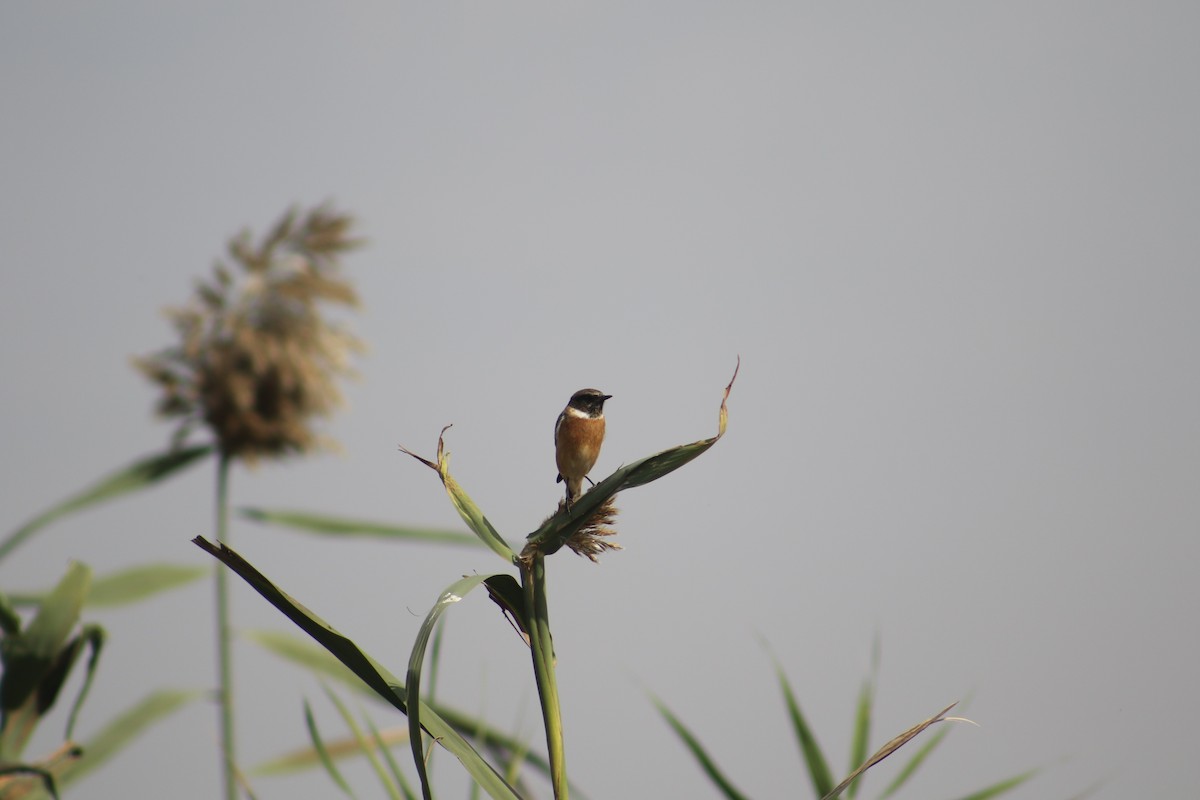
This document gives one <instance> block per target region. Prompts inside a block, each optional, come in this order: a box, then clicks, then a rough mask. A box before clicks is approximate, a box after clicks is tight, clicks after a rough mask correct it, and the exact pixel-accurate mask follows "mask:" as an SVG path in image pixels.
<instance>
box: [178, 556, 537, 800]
mask: <svg viewBox="0 0 1200 800" xmlns="http://www.w3.org/2000/svg"><path fill="white" fill-rule="evenodd" d="M192 541H193V542H194V543H195V544H196V546H198V547H200V548H201V549H202V550H204V551H205V552H207V553H209V554H210V555H212V556H213V557H214V558H216V559H218V560H219V561H221V562H222V563H223V564H225V565H226V566H227V567H229V568H230V569H231V570H233V571H234V572H235V573H237V575H239V576H240V577H241V578H242V579H243V580H244V581H246V583H248V584H250V586H251V587H252V588H253V589H254V590H255V591H257V592H258V593H259V594H260V595H262V596H263V598H264V599H265V600H266V601H267V602H269V603H271V605H273V606H275V607H276V608H277V609H279V611H281V612H282V613H283V614H284V616H286V617H287V618H288V619H290V620H292V622H294V623H296V624H297V625H298V626H300V628H301V629H302V630H303V631H304V632H305V633H307V634H308V635H309V636H312V637H313V638H314V639H315V640H316V641H317V642H318V643H320V644H321V645H322V646H324V647H325V648H326V649H328V650H329V651H330V652H331V653H333V654H334V655H335V656H337V657H338V659H339V660H340V661H341V662H342V663H343V664H345V665H346V666H347V667H349V668H350V669H351V670H352V671H353V672H354V673H355V674H356V675H358V677H359V678H361V679H362V680H363V681H364V682H366V684H367V685H368V686H370V687H371V688H372V689H374V690H375V691H376V692H377V693H378V694H379V696H380V697H382V698H383V699H384V700H386V701H387V702H389V703H391V704H392V705H393V706H395V707H396V708H397V709H399V710H400V711H403V712H405V713H407V704H406V693H405V689H404V686H403V685H402V684H401V683H400V682H399V681H398V680H397V679H396V678H395V677H394V676H393V675H391V674H390V673H389V672H388V671H387V670H386V669H384V668H383V667H382V666H380V665H379V663H378V662H376V661H375V660H374V659H372V658H371V657H370V656H368V655H367V654H366V653H364V652H363V651H362V650H360V649H359V648H358V646H357V645H355V644H354V642H353V641H351V640H350V639H348V638H346V637H345V636H343V635H342V634H340V633H338V632H337V631H336V630H334V629H333V628H332V627H330V626H329V624H328V623H326V622H325V621H324V620H322V619H321V618H320V617H318V616H317V615H315V614H313V613H312V612H311V611H309V610H308V609H307V608H305V607H304V606H302V605H300V604H299V603H297V602H296V601H295V600H293V599H292V598H291V597H290V596H288V595H287V594H286V593H285V592H283V591H282V590H281V589H279V588H278V587H277V586H275V584H273V583H271V581H269V580H268V579H267V578H266V576H265V575H263V574H262V573H261V572H259V571H258V570H257V569H255V568H254V567H253V566H252V565H251V564H250V562H248V561H246V560H245V559H244V558H242V557H241V556H240V555H238V554H237V553H236V552H235V551H234V550H232V549H231V548H229V547H227V546H225V545H219V544H218V545H214V544H212V543H211V542H209V541H208V540H206V539H205V538H204V537H202V536H197V537H196V538H195V539H193V540H192ZM420 713H421V726H422V727H423V728H424V729H425V730H426V731H427V732H428V733H429V734H430V735H431V736H433V737H434V739H435V740H437V741H438V743H439V744H441V745H442V746H443V747H445V748H446V749H447V750H449V751H450V752H451V753H453V754H454V756H455V757H456V758H458V760H459V762H461V763H462V765H463V766H464V767H466V769H467V771H468V772H469V773H470V774H471V777H472V778H474V779H475V780H476V781H477V782H478V783H479V784H480V785H481V786H482V787H483V789H484V791H486V792H487V793H488V794H489V795H490V796H491V797H493V798H496V800H517V798H519V795H518V794H517V793H516V791H515V790H514V789H513V788H512V787H511V786H509V785H508V784H507V783H506V782H505V781H504V779H503V778H502V777H501V776H500V774H499V773H497V772H496V770H495V769H494V768H493V767H492V766H491V765H490V764H488V763H487V761H485V760H484V759H483V757H482V756H480V755H479V753H477V752H476V751H475V749H474V748H472V747H471V746H470V745H469V744H468V743H467V741H466V740H465V739H464V738H463V737H462V735H461V734H459V733H458V731H457V730H455V729H454V728H453V727H452V726H451V725H450V724H449V723H447V722H446V721H445V720H444V719H442V717H441V716H440V715H438V714H437V713H436V712H435V711H434V710H433V709H432V708H430V707H428V706H426V705H424V704H421V706H420Z"/></svg>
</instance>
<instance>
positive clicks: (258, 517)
mask: <svg viewBox="0 0 1200 800" xmlns="http://www.w3.org/2000/svg"><path fill="white" fill-rule="evenodd" d="M238 513H239V514H240V515H241V516H242V517H244V518H246V519H249V520H253V521H255V522H260V523H262V524H264V525H277V526H280V527H284V528H291V529H293V530H297V531H302V532H304V533H312V534H316V535H319V536H332V537H338V538H369V539H383V540H386V541H404V542H429V543H432V544H448V545H459V546H466V547H479V546H480V545H482V544H483V542H482V541H481V540H480V538H479V537H478V536H477V535H475V534H472V533H466V532H465V531H450V530H442V529H437V528H413V527H407V526H401V525H389V524H386V523H380V522H369V521H366V520H356V519H345V518H342V517H330V516H326V515H322V514H310V513H306V512H300V511H273V510H269V509H261V508H243V509H240V510H239V511H238Z"/></svg>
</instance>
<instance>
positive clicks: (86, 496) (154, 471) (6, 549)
mask: <svg viewBox="0 0 1200 800" xmlns="http://www.w3.org/2000/svg"><path fill="white" fill-rule="evenodd" d="M212 452H213V447H212V445H200V446H197V447H188V448H184V449H181V450H172V451H169V452H167V453H160V454H158V455H154V456H150V457H148V458H144V459H142V460H140V461H137V462H135V463H133V464H131V465H130V466H128V467H126V468H124V469H122V470H118V471H117V472H114V473H111V474H109V475H108V476H106V477H105V478H103V479H101V480H100V481H99V482H98V483H95V484H93V485H92V486H90V487H88V488H87V489H85V490H83V491H82V492H80V493H79V494H76V495H74V496H72V497H69V498H67V499H66V500H64V501H63V502H61V503H59V504H58V505H56V506H54V507H53V508H49V509H47V510H45V511H43V512H42V513H40V514H38V515H37V516H36V517H34V518H33V519H31V520H29V521H28V522H26V523H25V524H24V525H22V526H21V527H20V528H17V529H16V530H15V531H13V532H12V533H11V534H9V535H8V538H6V539H5V540H4V541H3V542H0V561H2V560H3V559H4V558H5V557H6V556H7V555H8V554H9V553H11V552H12V551H13V550H15V549H16V548H17V547H19V546H20V545H21V544H22V543H23V542H25V541H26V540H27V539H28V538H29V537H30V536H33V534H34V533H36V532H37V531H38V530H39V529H41V528H43V527H45V526H46V525H49V524H50V523H51V522H53V521H54V520H56V519H58V518H59V517H63V516H66V515H67V514H70V513H72V512H74V511H80V510H82V509H84V508H87V507H88V506H92V505H95V504H96V503H100V502H103V501H105V500H111V499H113V498H115V497H119V496H121V495H123V494H128V493H130V492H134V491H137V490H138V489H144V488H146V487H149V486H153V485H154V484H156V483H158V482H159V481H161V480H164V479H166V478H168V477H170V476H171V475H174V474H175V473H176V472H179V471H180V470H182V469H185V468H186V467H189V466H191V465H192V464H194V463H195V462H196V461H198V460H199V459H201V458H204V457H205V456H207V455H209V454H210V453H212Z"/></svg>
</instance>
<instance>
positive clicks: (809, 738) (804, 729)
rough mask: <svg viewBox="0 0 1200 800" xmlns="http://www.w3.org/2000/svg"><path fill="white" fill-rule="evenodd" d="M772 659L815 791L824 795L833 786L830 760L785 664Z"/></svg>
mask: <svg viewBox="0 0 1200 800" xmlns="http://www.w3.org/2000/svg"><path fill="white" fill-rule="evenodd" d="M771 660H772V661H774V663H775V675H776V677H777V679H778V680H779V688H780V690H781V691H782V692H783V699H784V702H786V703H787V709H788V717H789V718H790V719H791V721H792V730H793V731H794V732H795V734H796V741H797V742H798V743H799V745H800V752H801V754H802V755H803V756H804V764H805V766H806V767H807V768H808V777H809V780H811V781H812V785H813V791H814V792H815V793H816V794H817V796H818V797H824V796H825V795H827V794H829V791H830V790H831V789H832V788H833V773H832V772H831V771H830V769H829V762H828V761H826V760H825V754H824V753H822V752H821V745H820V744H818V743H817V737H816V736H815V735H814V734H813V732H812V728H810V727H809V725H808V720H807V719H805V717H804V714H803V713H802V712H801V711H800V703H799V702H798V701H797V700H796V693H795V692H794V691H792V684H791V682H790V681H789V680H788V677H787V673H785V672H784V671H783V665H781V664H780V663H779V661H778V660H776V659H775V657H774V656H772V657H771Z"/></svg>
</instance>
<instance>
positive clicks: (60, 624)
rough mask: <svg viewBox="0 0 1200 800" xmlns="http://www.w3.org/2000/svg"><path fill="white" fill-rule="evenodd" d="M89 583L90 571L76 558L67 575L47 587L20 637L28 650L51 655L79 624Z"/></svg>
mask: <svg viewBox="0 0 1200 800" xmlns="http://www.w3.org/2000/svg"><path fill="white" fill-rule="evenodd" d="M91 582H92V571H91V570H90V569H88V567H87V566H86V565H84V564H80V563H79V562H78V561H72V562H71V565H70V566H69V567H68V568H67V574H66V575H64V576H63V577H62V579H61V580H60V581H59V582H58V585H57V586H55V587H54V588H53V589H52V590H50V594H48V595H47V596H46V598H45V600H43V601H42V604H41V607H40V608H39V609H38V613H37V616H35V617H34V618H33V621H32V622H30V623H29V626H28V627H26V628H25V633H24V634H23V635H22V637H21V639H22V641H23V642H24V644H25V647H26V648H28V650H29V652H31V653H34V654H36V655H38V656H41V657H43V658H53V657H54V656H55V655H56V654H57V653H58V651H59V649H60V648H61V647H62V646H63V643H64V642H65V641H66V640H67V637H68V636H70V635H71V631H73V630H74V629H75V626H76V625H77V624H78V623H79V612H80V610H81V609H82V608H83V601H84V598H85V597H87V593H88V590H89V588H90V587H91Z"/></svg>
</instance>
